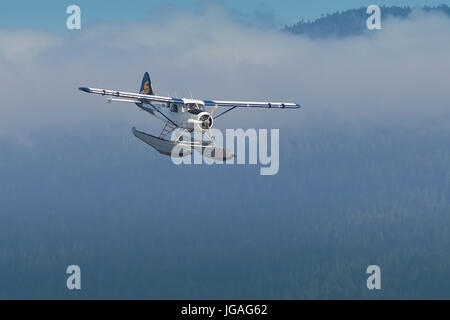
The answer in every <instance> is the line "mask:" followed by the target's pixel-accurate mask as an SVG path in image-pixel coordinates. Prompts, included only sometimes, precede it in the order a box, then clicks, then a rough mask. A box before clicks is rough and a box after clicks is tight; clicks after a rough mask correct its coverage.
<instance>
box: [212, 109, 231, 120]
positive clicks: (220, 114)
mask: <svg viewBox="0 0 450 320" xmlns="http://www.w3.org/2000/svg"><path fill="white" fill-rule="evenodd" d="M235 108H236V107H232V108H230V109H228V110H226V111H224V112H222V113H219V114H218V115H217V116H215V117H214V119H217V118H218V117H220V116H222V115H224V114H225V113H227V112H229V111H231V110H233V109H235Z"/></svg>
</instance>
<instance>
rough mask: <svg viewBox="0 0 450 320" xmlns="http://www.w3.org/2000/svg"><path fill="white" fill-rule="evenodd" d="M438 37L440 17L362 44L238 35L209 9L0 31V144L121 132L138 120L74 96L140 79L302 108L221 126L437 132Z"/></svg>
mask: <svg viewBox="0 0 450 320" xmlns="http://www.w3.org/2000/svg"><path fill="white" fill-rule="evenodd" d="M165 14H167V13H165ZM449 32H450V19H448V18H446V17H444V16H441V15H438V14H429V13H424V12H421V11H417V12H415V13H414V14H413V15H412V17H411V18H410V19H407V20H396V19H387V20H384V21H383V30H379V31H374V32H373V33H372V35H371V36H370V37H365V38H364V37H351V38H347V39H345V40H342V39H328V40H317V41H312V40H310V39H307V38H304V37H301V36H295V35H290V34H286V33H282V32H275V31H267V30H260V29H256V28H252V27H248V26H243V25H240V24H238V23H237V22H236V21H235V20H234V19H231V18H230V17H229V16H228V15H227V13H225V12H224V11H223V10H221V9H220V8H217V7H209V8H208V9H206V10H205V12H204V13H203V14H202V15H200V16H198V15H193V14H186V13H176V14H174V15H171V16H163V17H159V18H155V19H154V20H152V21H148V22H141V23H138V24H127V25H123V24H121V25H114V24H104V25H97V26H95V27H92V28H85V29H83V30H82V31H81V32H79V33H75V32H74V33H73V36H71V37H66V38H62V37H56V36H54V35H50V34H46V33H43V32H37V31H30V30H20V31H8V30H2V31H0V40H2V41H0V68H1V70H2V78H1V83H0V93H1V95H2V97H3V101H2V104H1V109H0V110H1V114H2V116H1V119H0V134H3V135H6V134H8V133H11V132H14V133H17V130H20V131H23V130H25V131H30V132H33V130H39V129H40V128H42V127H47V126H60V125H62V124H64V127H65V128H69V127H74V128H76V127H79V126H86V125H89V124H96V125H98V124H99V123H100V124H101V123H108V122H114V121H116V122H117V121H119V122H121V121H122V122H123V121H130V126H131V123H133V124H134V123H135V122H136V121H138V122H139V121H141V120H142V119H143V118H145V117H142V114H141V113H137V111H136V110H133V111H130V110H129V109H130V108H126V107H124V106H117V107H115V106H109V105H108V106H104V105H103V104H101V102H102V101H101V100H100V99H99V98H98V97H89V96H87V95H85V94H82V93H81V92H78V91H77V87H78V86H81V85H87V86H93V87H105V88H110V89H122V90H132V91H136V90H137V88H138V86H139V83H140V77H141V76H142V73H143V72H144V71H149V72H150V74H151V76H152V78H153V83H154V86H155V89H156V91H157V93H158V94H161V95H177V96H184V97H189V96H190V92H192V94H193V95H194V96H195V97H199V98H217V99H246V100H247V99H248V100H266V99H267V100H285V101H293V102H298V103H301V104H302V105H304V107H305V108H304V109H303V110H302V111H301V112H298V113H295V114H294V115H293V114H292V113H287V112H286V113H282V112H277V111H270V112H268V111H265V112H258V111H241V112H240V113H234V114H233V115H230V116H229V119H231V120H233V121H234V122H229V123H227V124H226V126H227V127H234V126H242V127H245V126H258V125H259V126H261V125H262V124H264V125H266V126H274V127H279V126H281V125H282V123H286V125H288V124H289V123H291V124H292V125H293V126H295V124H297V123H298V122H301V121H304V120H302V119H305V118H306V119H308V118H309V119H310V117H328V118H330V119H335V120H336V119H340V120H342V121H344V122H351V123H357V124H362V123H364V125H367V124H375V125H387V126H403V125H410V124H411V123H412V124H414V125H417V124H425V123H426V124H427V125H430V124H432V125H436V124H439V125H446V123H447V121H443V119H448V117H449V108H448V101H449V100H450V90H449V87H448V83H449V82H448V78H449V75H450V65H449V64H448V57H449V54H450V43H449V42H448V35H449ZM108 108H109V109H108ZM131 109H132V108H131ZM146 119H148V118H146ZM231 120H230V121H231ZM133 121H134V122H133ZM271 124H272V125H271Z"/></svg>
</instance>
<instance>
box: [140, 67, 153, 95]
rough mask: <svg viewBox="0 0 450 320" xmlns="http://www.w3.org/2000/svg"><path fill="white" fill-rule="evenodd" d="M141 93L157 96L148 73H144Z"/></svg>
mask: <svg viewBox="0 0 450 320" xmlns="http://www.w3.org/2000/svg"><path fill="white" fill-rule="evenodd" d="M139 93H141V94H150V95H152V96H154V95H155V92H154V91H153V88H152V81H151V80H150V76H149V74H148V72H146V73H144V78H142V84H141V90H140V91H139Z"/></svg>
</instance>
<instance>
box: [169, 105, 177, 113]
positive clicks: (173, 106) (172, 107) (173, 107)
mask: <svg viewBox="0 0 450 320" xmlns="http://www.w3.org/2000/svg"><path fill="white" fill-rule="evenodd" d="M170 111H171V112H178V106H177V105H176V104H171V105H170Z"/></svg>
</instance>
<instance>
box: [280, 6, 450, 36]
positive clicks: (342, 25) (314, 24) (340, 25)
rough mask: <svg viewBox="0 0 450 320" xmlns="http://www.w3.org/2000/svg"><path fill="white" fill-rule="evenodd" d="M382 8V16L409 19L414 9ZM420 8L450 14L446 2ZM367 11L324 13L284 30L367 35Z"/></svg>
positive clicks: (312, 34) (339, 34) (318, 33)
mask: <svg viewBox="0 0 450 320" xmlns="http://www.w3.org/2000/svg"><path fill="white" fill-rule="evenodd" d="M380 8H381V14H382V18H388V17H391V18H392V17H394V18H400V19H407V18H409V17H410V15H411V13H412V11H413V9H411V8H410V7H398V6H389V7H388V6H381V7H380ZM416 10H417V8H416ZM420 10H423V11H424V12H428V13H430V12H431V13H440V14H443V15H446V16H450V7H449V6H447V5H445V4H443V5H440V6H435V7H430V6H425V7H423V8H420ZM366 11H367V7H366V8H359V9H351V10H345V11H342V12H335V13H332V14H326V15H322V17H320V18H318V19H316V20H313V21H305V20H300V21H299V22H298V23H296V24H293V25H290V26H286V27H285V28H284V30H285V31H288V32H291V33H293V34H299V35H300V34H301V35H306V36H308V37H310V38H312V39H318V38H330V37H349V36H355V35H367V34H369V33H370V31H369V30H367V26H366V20H367V18H368V17H369V14H367V12H366Z"/></svg>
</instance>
